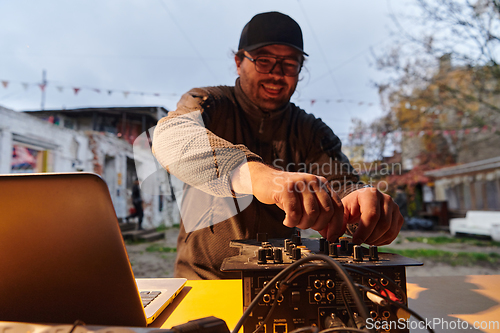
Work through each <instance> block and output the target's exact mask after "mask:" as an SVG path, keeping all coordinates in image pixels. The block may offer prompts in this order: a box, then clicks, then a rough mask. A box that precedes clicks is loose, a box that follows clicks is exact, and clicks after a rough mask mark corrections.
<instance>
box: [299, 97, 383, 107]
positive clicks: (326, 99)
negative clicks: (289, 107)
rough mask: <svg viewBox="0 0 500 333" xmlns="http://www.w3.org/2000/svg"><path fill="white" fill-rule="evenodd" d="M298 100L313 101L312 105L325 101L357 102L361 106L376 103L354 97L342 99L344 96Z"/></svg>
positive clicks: (300, 99) (302, 99) (327, 102)
mask: <svg viewBox="0 0 500 333" xmlns="http://www.w3.org/2000/svg"><path fill="white" fill-rule="evenodd" d="M298 101H299V102H300V101H308V102H310V103H311V106H313V105H314V104H316V102H323V103H326V104H329V103H351V104H357V105H359V106H362V105H367V106H373V105H374V103H372V102H364V101H355V100H352V99H342V98H338V99H330V98H314V99H304V98H299V99H298Z"/></svg>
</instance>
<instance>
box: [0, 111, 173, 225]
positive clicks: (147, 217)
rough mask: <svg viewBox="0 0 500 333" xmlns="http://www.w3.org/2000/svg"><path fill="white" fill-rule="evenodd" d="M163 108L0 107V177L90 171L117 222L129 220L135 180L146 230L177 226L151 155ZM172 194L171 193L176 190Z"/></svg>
mask: <svg viewBox="0 0 500 333" xmlns="http://www.w3.org/2000/svg"><path fill="white" fill-rule="evenodd" d="M166 114H167V110H166V109H164V108H161V107H113V108H81V109H68V110H46V111H28V112H15V111H12V110H9V109H6V108H3V107H0V173H3V174H6V173H19V172H23V173H25V172H79V171H82V172H94V173H97V174H99V175H100V176H101V177H103V179H104V180H105V181H106V183H107V185H108V187H109V190H110V195H111V199H112V201H113V204H114V207H115V211H116V214H117V216H118V218H125V217H126V216H127V215H129V210H130V208H131V207H132V204H131V200H130V193H131V188H132V184H133V180H134V179H135V178H136V177H139V180H140V181H141V182H143V183H142V185H141V189H142V197H143V200H144V226H145V227H156V226H159V225H162V224H165V225H172V224H175V223H179V221H178V220H179V217H178V213H176V212H177V211H178V209H177V205H176V204H175V203H174V202H173V200H172V199H173V195H172V192H173V191H172V190H173V189H174V188H176V189H177V188H180V187H181V186H182V184H180V183H175V182H174V183H171V182H169V181H168V180H169V177H168V174H167V173H166V172H165V171H164V170H163V169H161V168H159V167H158V166H157V164H156V160H155V159H154V157H153V155H152V154H151V150H150V136H149V133H148V132H149V131H150V130H151V129H152V128H153V127H154V126H155V125H156V123H157V121H158V119H160V118H161V117H164V116H165V115H166ZM174 192H175V190H174Z"/></svg>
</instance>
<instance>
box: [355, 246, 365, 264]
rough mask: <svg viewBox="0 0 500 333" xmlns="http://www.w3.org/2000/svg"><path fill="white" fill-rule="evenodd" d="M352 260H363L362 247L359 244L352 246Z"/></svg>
mask: <svg viewBox="0 0 500 333" xmlns="http://www.w3.org/2000/svg"><path fill="white" fill-rule="evenodd" d="M353 259H354V261H363V247H362V246H361V245H355V246H354V254H353Z"/></svg>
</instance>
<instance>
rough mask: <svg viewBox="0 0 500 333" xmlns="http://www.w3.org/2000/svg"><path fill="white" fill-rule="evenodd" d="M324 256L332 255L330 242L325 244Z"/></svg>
mask: <svg viewBox="0 0 500 333" xmlns="http://www.w3.org/2000/svg"><path fill="white" fill-rule="evenodd" d="M323 254H324V255H326V256H327V255H329V254H330V242H329V241H326V242H325V248H324V249H323Z"/></svg>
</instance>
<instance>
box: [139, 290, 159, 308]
mask: <svg viewBox="0 0 500 333" xmlns="http://www.w3.org/2000/svg"><path fill="white" fill-rule="evenodd" d="M140 294H141V300H142V306H144V307H146V306H148V304H149V303H151V302H152V301H153V300H154V299H155V298H156V297H158V295H160V294H161V291H141V292H140Z"/></svg>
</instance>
